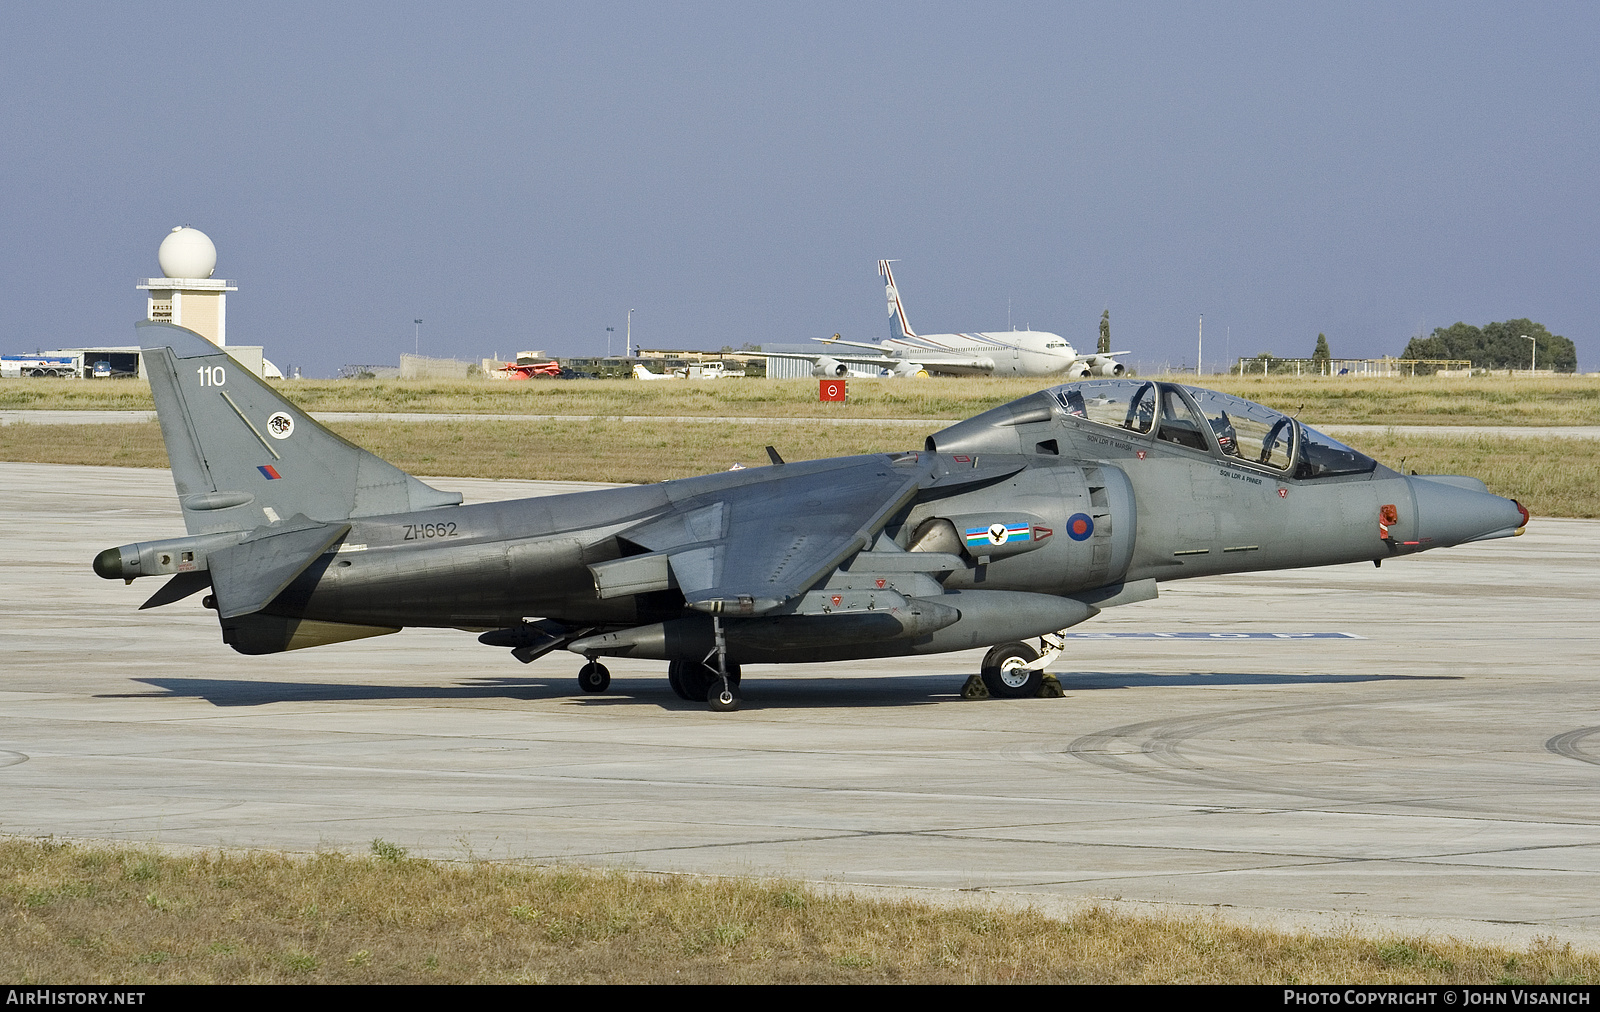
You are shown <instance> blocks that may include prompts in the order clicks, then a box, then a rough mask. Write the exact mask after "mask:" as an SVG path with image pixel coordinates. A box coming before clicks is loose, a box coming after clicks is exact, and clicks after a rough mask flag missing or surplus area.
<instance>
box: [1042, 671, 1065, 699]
mask: <svg viewBox="0 0 1600 1012" xmlns="http://www.w3.org/2000/svg"><path fill="white" fill-rule="evenodd" d="M1066 694H1067V690H1066V689H1063V688H1062V687H1061V679H1059V678H1057V677H1056V676H1055V675H1052V674H1050V673H1049V672H1046V673H1045V676H1044V682H1043V683H1041V684H1040V686H1039V698H1040V699H1060V698H1061V697H1062V696H1065V695H1066Z"/></svg>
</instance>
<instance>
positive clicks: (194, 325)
mask: <svg viewBox="0 0 1600 1012" xmlns="http://www.w3.org/2000/svg"><path fill="white" fill-rule="evenodd" d="M156 259H157V261H158V262H159V263H160V264H161V272H162V273H163V274H165V275H166V277H163V278H147V279H145V280H144V281H142V282H140V283H139V284H138V285H137V286H136V287H138V288H142V289H145V290H147V291H149V293H150V298H149V310H148V315H147V316H146V319H149V320H155V321H158V322H160V323H175V324H177V325H178V326H180V327H187V328H188V329H190V330H192V331H194V332H195V333H197V334H199V335H200V336H201V337H204V338H205V339H206V340H208V341H210V342H212V343H213V344H216V345H218V346H219V347H224V348H225V347H227V346H228V307H227V299H228V293H229V292H237V291H238V290H239V288H238V286H237V285H235V284H234V283H233V282H232V281H224V280H223V279H221V278H213V277H212V276H211V275H212V274H213V273H214V272H215V271H216V269H217V247H216V246H215V244H213V243H212V242H211V237H210V236H208V235H206V234H205V233H204V232H202V231H200V230H199V229H197V228H190V227H189V226H187V225H179V226H178V227H177V228H175V229H173V230H172V231H171V232H169V233H168V234H167V237H166V238H165V239H163V240H161V248H160V250H158V251H157V252H156Z"/></svg>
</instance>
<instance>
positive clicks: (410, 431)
mask: <svg viewBox="0 0 1600 1012" xmlns="http://www.w3.org/2000/svg"><path fill="white" fill-rule="evenodd" d="M332 428H334V429H335V430H337V431H338V432H339V434H340V435H342V436H344V437H345V438H346V439H349V440H351V441H352V442H355V443H356V444H358V445H360V446H364V447H366V448H367V449H369V450H371V451H372V452H374V453H376V454H378V456H380V457H383V458H384V459H385V460H388V461H392V462H393V463H394V464H395V465H397V466H398V467H400V468H402V469H404V470H406V471H409V472H411V473H412V474H431V475H459V476H463V477H478V478H538V479H547V480H570V481H619V482H653V481H661V480H663V479H667V478H684V477H688V476H690V475H695V474H705V473H707V472H710V471H721V470H725V469H726V468H728V467H730V466H731V465H733V464H735V463H742V464H745V465H746V466H750V465H755V464H763V463H765V462H766V459H767V456H766V451H765V449H764V447H765V446H766V445H767V444H768V443H771V444H773V445H774V446H776V447H777V448H778V452H779V453H781V454H783V456H784V459H786V460H810V459H813V458H817V457H832V456H843V455H847V454H853V453H876V452H881V451H886V450H903V449H916V448H918V447H920V446H921V445H922V438H923V435H924V434H925V430H923V429H920V428H917V427H914V426H905V425H885V426H871V425H859V426H806V425H795V424H792V423H781V422H775V423H773V424H771V425H763V424H760V423H751V424H733V425H718V424H712V423H688V424H683V423H678V424H674V423H671V422H626V423H625V422H620V421H595V422H568V421H535V422H525V423H524V422H504V421H483V422H354V423H340V424H338V425H334V426H332ZM930 429H931V426H930ZM1354 442H1356V443H1357V444H1359V445H1358V448H1359V449H1361V450H1364V451H1365V452H1367V453H1371V454H1373V455H1374V456H1376V457H1377V458H1378V459H1379V460H1381V461H1383V462H1384V463H1385V464H1388V465H1389V466H1391V467H1395V468H1401V469H1404V470H1406V471H1418V472H1421V473H1423V474H1470V475H1475V476H1477V477H1479V478H1482V479H1483V480H1484V481H1486V482H1488V484H1489V488H1490V489H1491V490H1493V491H1494V492H1497V493H1499V494H1501V495H1505V496H1510V497H1513V498H1515V499H1518V500H1519V501H1521V502H1522V504H1523V505H1525V506H1527V507H1528V509H1529V510H1530V511H1531V512H1533V513H1534V514H1535V515H1537V516H1560V517H1595V516H1600V440H1593V439H1550V440H1540V439H1494V438H1490V437H1486V436H1471V437H1437V436H1398V435H1395V434H1393V433H1383V434H1380V435H1375V436H1371V437H1363V438H1361V439H1358V440H1355V441H1354ZM0 460H17V461H31V462H37V463H53V464H106V465H113V466H120V467H166V466H167V456H166V451H165V449H164V448H163V447H162V443H161V429H160V427H159V426H158V425H156V423H154V422H145V423H140V424H130V425H6V426H0Z"/></svg>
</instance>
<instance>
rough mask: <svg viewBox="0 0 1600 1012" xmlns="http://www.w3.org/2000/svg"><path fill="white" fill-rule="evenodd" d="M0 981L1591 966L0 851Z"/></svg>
mask: <svg viewBox="0 0 1600 1012" xmlns="http://www.w3.org/2000/svg"><path fill="white" fill-rule="evenodd" d="M0 910H3V912H4V919H3V927H0V978H5V979H7V980H10V981H13V982H15V983H18V984H34V983H55V982H62V981H72V982H75V983H244V982H250V983H257V982H261V983H290V982H308V983H438V984H445V983H468V982H470V983H513V982H552V983H554V982H597V983H598V982H609V983H666V982H682V983H712V982H718V983H722V982H726V983H740V982H743V983H768V982H773V983H786V982H796V983H857V982H866V983H870V982H880V983H893V982H906V983H958V982H1017V983H1154V982H1184V983H1188V982H1194V983H1224V982H1228V983H1233V982H1237V983H1270V984H1283V983H1324V982H1346V983H1356V982H1360V983H1372V984H1391V983H1393V984H1400V983H1416V984H1427V983H1457V984H1468V983H1481V984H1492V983H1572V984H1592V983H1595V982H1596V981H1600V956H1597V955H1595V954H1588V953H1581V952H1575V951H1573V950H1572V949H1571V947H1570V946H1561V945H1556V944H1554V943H1544V944H1539V945H1536V946H1534V947H1532V948H1530V949H1528V950H1525V951H1514V950H1511V949H1505V948H1498V947H1492V946H1475V945H1468V944H1464V943H1458V942H1452V941H1438V940H1433V939H1421V938H1366V937H1359V936H1356V935H1353V934H1352V935H1341V936H1336V937H1318V936H1313V935H1297V934H1286V933H1279V932H1270V931H1262V930H1255V929H1250V928H1242V927H1236V926H1230V925H1227V924H1224V923H1222V922H1219V921H1215V920H1210V919H1205V918H1192V919H1179V918H1172V919H1164V920H1149V919H1140V918H1134V917H1127V916H1121V915H1117V914H1112V913H1108V912H1106V911H1104V910H1099V909H1091V910H1086V911H1085V912H1083V913H1081V914H1079V915H1077V916H1075V917H1072V918H1071V919H1069V920H1064V921H1063V920H1055V919H1051V918H1047V917H1044V916H1042V915H1040V914H1037V913H1033V912H1005V911H995V910H982V909H971V908H967V909H942V908H937V907H933V906H928V905H923V904H919V903H915V902H910V901H884V900H868V899H860V898H854V897H850V896H847V895H845V896H841V895H825V894H823V893H820V892H818V891H816V890H813V889H810V888H808V887H806V886H804V885H801V884H796V883H792V882H772V881H760V880H748V879H731V878H730V879H702V878H692V877H684V876H665V875H636V874H626V873H621V872H600V871H590V870H583V869H575V868H533V867H525V866H517V865H508V864H496V863H490V862H482V861H475V862H467V863H449V864H446V863H438V862H431V861H422V860H416V859H412V858H410V857H408V856H407V855H406V853H405V851H404V850H402V849H401V848H399V847H397V846H395V845H393V844H390V843H386V842H384V841H382V840H374V841H373V845H372V853H371V854H370V855H368V856H365V857H351V856H346V855H341V854H318V855H316V856H314V857H308V858H307V857H295V856H287V855H281V854H268V853H246V854H237V853H198V854H189V855H170V854H164V853H162V852H159V851H156V850H150V849H144V850H134V849H116V848H111V847H102V846H89V845H78V844H61V843H53V842H42V841H37V840H20V839H6V840H0Z"/></svg>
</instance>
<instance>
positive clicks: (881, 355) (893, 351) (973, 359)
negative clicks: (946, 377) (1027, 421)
mask: <svg viewBox="0 0 1600 1012" xmlns="http://www.w3.org/2000/svg"><path fill="white" fill-rule="evenodd" d="M812 340H814V341H816V342H817V343H818V344H823V345H827V346H828V347H829V348H837V347H839V346H841V345H843V346H847V347H851V348H871V349H873V350H875V351H877V352H878V358H876V359H873V360H872V361H873V362H874V363H878V364H884V365H887V366H891V367H892V366H895V365H899V364H903V363H906V362H915V363H917V364H918V365H922V366H926V367H927V369H928V371H929V372H948V373H950V374H951V375H954V376H971V375H974V374H979V375H988V374H989V373H992V372H994V359H992V358H979V357H977V356H975V355H963V354H961V353H960V352H954V351H950V350H949V349H947V348H940V347H939V346H938V345H936V344H934V343H932V342H931V341H928V340H927V339H926V338H921V337H919V338H916V339H915V341H913V340H911V339H909V338H908V339H906V340H904V341H892V342H888V344H887V345H882V344H867V343H865V342H863V341H845V340H842V339H830V338H826V337H818V338H813V339H812ZM994 343H996V344H1000V346H1002V347H1006V348H1009V347H1011V346H1010V345H1008V344H1002V343H1001V342H994ZM827 355H828V357H829V358H832V359H836V360H838V361H840V362H866V361H868V360H867V359H864V358H850V357H849V356H848V355H841V354H838V353H836V352H832V351H830V352H828V353H827ZM773 357H774V358H781V357H786V356H781V355H774V356H773ZM787 357H793V358H800V357H805V356H787ZM811 357H812V358H817V357H820V356H811Z"/></svg>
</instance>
